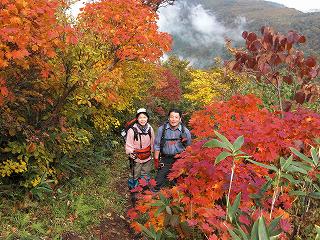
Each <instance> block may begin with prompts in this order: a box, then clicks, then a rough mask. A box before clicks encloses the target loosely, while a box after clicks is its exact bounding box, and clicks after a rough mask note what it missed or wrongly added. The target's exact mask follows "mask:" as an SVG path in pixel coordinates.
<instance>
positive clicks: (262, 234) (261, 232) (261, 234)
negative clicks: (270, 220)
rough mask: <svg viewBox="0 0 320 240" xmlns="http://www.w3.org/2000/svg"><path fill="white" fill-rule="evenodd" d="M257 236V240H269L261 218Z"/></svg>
mask: <svg viewBox="0 0 320 240" xmlns="http://www.w3.org/2000/svg"><path fill="white" fill-rule="evenodd" d="M258 235H259V239H261V240H262V239H269V235H268V232H267V227H266V223H265V221H264V218H263V217H260V218H259V227H258Z"/></svg>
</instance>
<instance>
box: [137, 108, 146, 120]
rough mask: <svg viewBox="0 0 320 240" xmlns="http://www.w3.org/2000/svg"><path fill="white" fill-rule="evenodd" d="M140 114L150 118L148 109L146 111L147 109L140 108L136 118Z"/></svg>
mask: <svg viewBox="0 0 320 240" xmlns="http://www.w3.org/2000/svg"><path fill="white" fill-rule="evenodd" d="M140 113H143V114H145V115H146V116H147V117H148V118H149V114H148V112H147V109H145V108H139V109H138V110H137V114H136V117H138V115H139V114H140Z"/></svg>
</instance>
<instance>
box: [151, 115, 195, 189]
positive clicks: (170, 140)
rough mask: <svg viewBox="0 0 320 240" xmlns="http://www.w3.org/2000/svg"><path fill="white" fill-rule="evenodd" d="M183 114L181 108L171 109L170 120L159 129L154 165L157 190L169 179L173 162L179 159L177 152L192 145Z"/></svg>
mask: <svg viewBox="0 0 320 240" xmlns="http://www.w3.org/2000/svg"><path fill="white" fill-rule="evenodd" d="M181 115H182V113H181V111H180V110H178V109H171V110H170V111H169V113H168V121H167V122H166V123H165V124H163V125H162V126H160V127H159V129H158V132H157V136H156V138H155V141H154V151H155V152H154V165H155V168H156V169H158V171H157V175H156V182H157V185H156V187H155V189H154V190H155V191H159V190H160V188H161V187H163V186H164V184H165V183H166V182H167V181H168V178H167V177H168V173H169V171H170V169H171V167H172V164H173V163H174V162H175V161H177V159H178V156H177V154H179V153H181V152H182V151H184V150H185V148H186V147H187V146H189V145H191V134H190V131H189V130H188V129H187V128H186V126H184V124H182V122H181ZM159 160H160V161H159Z"/></svg>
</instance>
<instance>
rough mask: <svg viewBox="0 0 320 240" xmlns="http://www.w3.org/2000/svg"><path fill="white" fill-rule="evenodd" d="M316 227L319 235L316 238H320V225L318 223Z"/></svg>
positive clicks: (317, 239)
mask: <svg viewBox="0 0 320 240" xmlns="http://www.w3.org/2000/svg"><path fill="white" fill-rule="evenodd" d="M315 227H316V231H317V236H316V238H315V240H319V239H320V227H319V226H318V225H315Z"/></svg>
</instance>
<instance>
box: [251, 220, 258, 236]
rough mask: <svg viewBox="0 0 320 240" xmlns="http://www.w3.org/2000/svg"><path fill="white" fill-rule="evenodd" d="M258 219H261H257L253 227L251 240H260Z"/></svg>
mask: <svg viewBox="0 0 320 240" xmlns="http://www.w3.org/2000/svg"><path fill="white" fill-rule="evenodd" d="M258 221H259V219H257V220H256V221H255V222H254V224H253V226H252V229H251V233H250V236H251V237H250V240H259V234H258Z"/></svg>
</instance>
